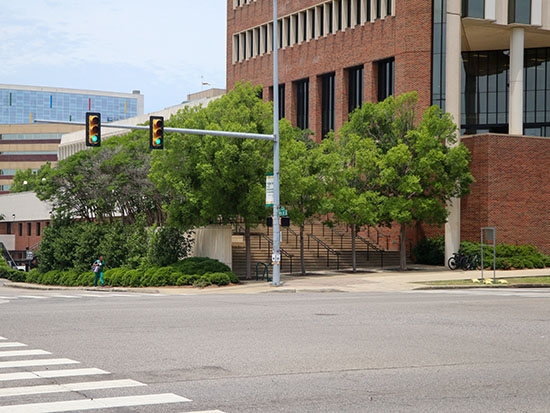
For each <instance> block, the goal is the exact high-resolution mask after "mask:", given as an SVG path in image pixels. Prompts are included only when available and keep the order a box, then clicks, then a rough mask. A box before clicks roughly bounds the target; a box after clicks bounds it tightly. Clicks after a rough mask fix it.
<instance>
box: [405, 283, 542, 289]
mask: <svg viewBox="0 0 550 413" xmlns="http://www.w3.org/2000/svg"><path fill="white" fill-rule="evenodd" d="M476 288H485V289H491V288H504V289H505V288H550V284H493V285H491V284H488V285H432V286H425V287H417V288H413V290H471V289H476Z"/></svg>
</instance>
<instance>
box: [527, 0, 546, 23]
mask: <svg viewBox="0 0 550 413" xmlns="http://www.w3.org/2000/svg"><path fill="white" fill-rule="evenodd" d="M545 3H548V1H545ZM531 24H532V25H533V26H542V0H531Z"/></svg>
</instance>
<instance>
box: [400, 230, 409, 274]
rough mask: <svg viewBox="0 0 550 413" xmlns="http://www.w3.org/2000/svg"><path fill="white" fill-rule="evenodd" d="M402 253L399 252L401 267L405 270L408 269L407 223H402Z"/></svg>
mask: <svg viewBox="0 0 550 413" xmlns="http://www.w3.org/2000/svg"><path fill="white" fill-rule="evenodd" d="M399 244H400V254H399V269H400V270H401V271H405V270H406V269H407V225H406V224H401V236H400V237H399Z"/></svg>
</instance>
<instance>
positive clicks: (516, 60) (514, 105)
mask: <svg viewBox="0 0 550 413" xmlns="http://www.w3.org/2000/svg"><path fill="white" fill-rule="evenodd" d="M524 38H525V29H524V28H523V27H514V28H513V29H512V32H511V34H510V114H509V118H510V121H509V122H510V125H509V130H508V133H510V134H511V135H523V61H524V60H523V59H524Z"/></svg>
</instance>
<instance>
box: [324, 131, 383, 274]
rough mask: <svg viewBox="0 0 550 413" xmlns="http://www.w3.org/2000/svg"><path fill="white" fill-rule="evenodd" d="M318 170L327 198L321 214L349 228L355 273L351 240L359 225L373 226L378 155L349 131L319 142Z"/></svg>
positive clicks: (367, 141)
mask: <svg viewBox="0 0 550 413" xmlns="http://www.w3.org/2000/svg"><path fill="white" fill-rule="evenodd" d="M322 149H323V156H322V162H321V166H322V168H323V170H324V171H325V182H326V183H327V188H328V194H329V196H328V198H326V200H325V212H327V213H333V214H334V215H333V217H332V219H331V221H332V220H334V219H337V220H339V221H340V222H343V223H346V224H349V226H350V227H351V242H352V244H351V248H352V265H353V272H356V271H357V259H356V246H355V237H356V234H357V232H358V230H359V228H360V227H361V226H363V225H374V224H375V223H376V222H377V213H378V205H379V204H380V194H379V193H378V192H377V190H376V175H377V169H376V166H377V162H378V155H379V151H378V149H377V148H376V144H375V142H374V140H373V139H371V138H367V137H361V136H359V135H358V134H357V133H355V132H354V131H353V130H352V129H350V128H349V127H346V125H344V127H343V128H342V129H341V131H340V138H339V139H338V140H336V139H335V137H334V134H331V136H329V137H327V138H326V139H324V140H323V143H322Z"/></svg>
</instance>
